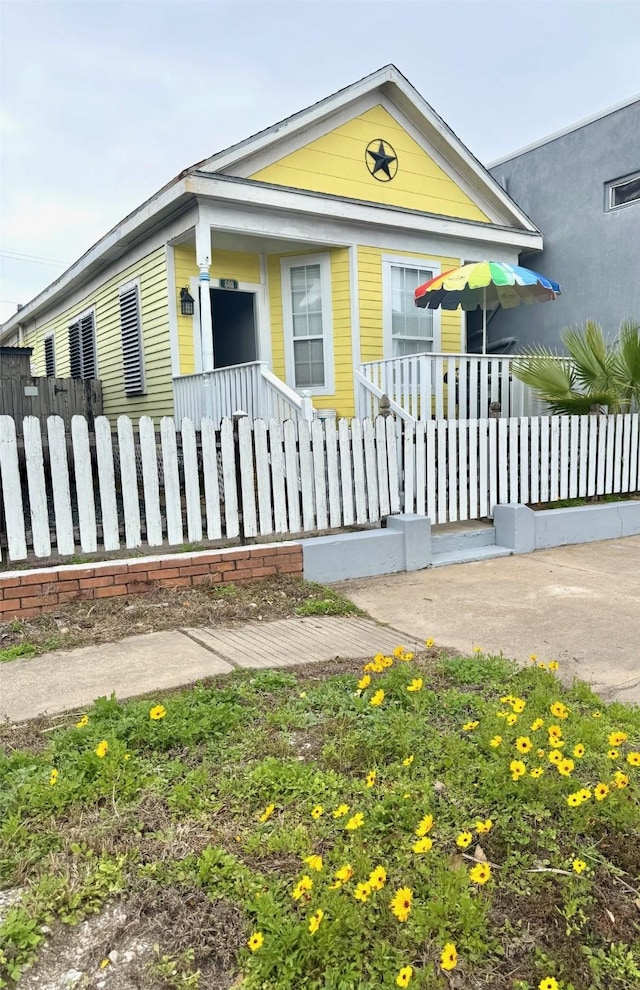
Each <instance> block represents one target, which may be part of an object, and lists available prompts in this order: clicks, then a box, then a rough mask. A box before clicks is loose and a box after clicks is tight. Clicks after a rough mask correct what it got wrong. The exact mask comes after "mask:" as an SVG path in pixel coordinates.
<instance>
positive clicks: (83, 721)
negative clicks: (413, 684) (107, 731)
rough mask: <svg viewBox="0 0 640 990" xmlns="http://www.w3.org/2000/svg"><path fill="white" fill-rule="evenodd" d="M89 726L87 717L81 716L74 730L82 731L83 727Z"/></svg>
mask: <svg viewBox="0 0 640 990" xmlns="http://www.w3.org/2000/svg"><path fill="white" fill-rule="evenodd" d="M88 724H89V716H88V715H83V716H82V718H81V719H79V721H77V722H76V729H84V727H85V725H88Z"/></svg>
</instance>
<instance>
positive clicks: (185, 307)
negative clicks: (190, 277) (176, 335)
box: [180, 285, 194, 316]
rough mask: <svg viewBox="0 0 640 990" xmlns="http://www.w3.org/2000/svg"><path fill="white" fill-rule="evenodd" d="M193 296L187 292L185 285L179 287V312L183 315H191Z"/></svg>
mask: <svg viewBox="0 0 640 990" xmlns="http://www.w3.org/2000/svg"><path fill="white" fill-rule="evenodd" d="M193 303H194V299H193V296H192V295H190V294H189V290H188V289H187V287H186V285H185V286H184V288H182V289H180V312H181V313H182V315H183V316H193Z"/></svg>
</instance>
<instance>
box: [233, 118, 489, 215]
mask: <svg viewBox="0 0 640 990" xmlns="http://www.w3.org/2000/svg"><path fill="white" fill-rule="evenodd" d="M378 139H382V140H383V141H385V142H388V143H389V144H391V146H392V147H393V149H394V151H395V153H396V155H397V158H398V171H397V173H396V175H395V176H394V178H393V179H392V180H391V181H387V182H381V181H380V180H378V179H376V178H374V177H373V176H372V175H371V174H370V173H369V170H368V168H367V165H366V162H365V149H366V147H367V145H368V144H369V142H370V141H373V140H378ZM251 178H252V179H257V180H259V181H261V182H271V183H274V184H276V185H282V186H292V187H294V188H296V189H311V190H313V191H315V192H323V193H329V194H331V195H333V196H346V197H349V198H352V199H362V200H368V201H369V202H375V203H384V204H387V205H389V206H401V207H406V208H408V209H412V210H422V211H425V212H427V213H441V214H443V215H444V216H449V217H461V218H464V219H467V220H481V221H485V222H489V218H488V217H487V216H486V215H485V214H484V213H483V212H482V210H480V209H479V208H478V206H476V204H475V203H474V202H473V200H471V199H470V198H469V196H467V194H466V193H465V192H463V190H462V189H461V188H460V187H459V186H458V185H456V183H455V182H453V180H452V179H450V178H449V176H448V175H447V174H446V173H445V172H444V171H443V170H442V169H441V168H440V166H439V165H437V164H436V163H435V162H434V160H433V159H432V158H431V157H430V156H429V155H428V154H427V153H426V152H425V151H423V149H422V148H421V147H420V145H419V144H418V143H417V142H416V141H414V139H413V138H412V137H411V136H410V135H409V134H408V133H407V132H406V131H405V130H404V128H403V127H401V125H400V124H399V123H398V122H397V120H395V119H394V118H393V117H392V116H391V114H390V113H389V112H388V111H387V110H385V108H384V107H382V106H377V107H373V108H372V109H371V110H367V111H366V112H365V113H362V114H360V115H359V116H357V117H354V118H353V119H352V120H350V121H347V123H345V124H342V125H341V126H340V127H337V128H336V129H335V130H333V131H330V132H329V133H328V134H325V135H324V136H323V137H320V138H317V139H316V140H315V141H312V142H311V143H310V144H308V145H306V146H305V147H304V148H300V149H299V150H298V151H294V152H292V153H291V154H290V155H286V156H285V157H284V158H282V159H281V160H280V161H279V162H275V163H274V164H273V165H269V166H267V167H266V168H263V169H260V171H259V172H256V173H255V175H252V176H251Z"/></svg>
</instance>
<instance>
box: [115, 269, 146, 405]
mask: <svg viewBox="0 0 640 990" xmlns="http://www.w3.org/2000/svg"><path fill="white" fill-rule="evenodd" d="M120 334H121V338H122V374H123V378H124V391H125V395H129V396H133V395H144V393H145V382H144V354H143V350H142V323H141V320H140V288H139V286H138V283H137V282H133V283H129V284H128V285H123V286H121V288H120Z"/></svg>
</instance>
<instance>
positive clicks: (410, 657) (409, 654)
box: [402, 653, 415, 663]
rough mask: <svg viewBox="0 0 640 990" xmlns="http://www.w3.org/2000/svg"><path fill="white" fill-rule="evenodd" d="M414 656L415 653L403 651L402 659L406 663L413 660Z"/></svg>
mask: <svg viewBox="0 0 640 990" xmlns="http://www.w3.org/2000/svg"><path fill="white" fill-rule="evenodd" d="M414 657H415V653H405V655H404V656H403V658H402V659H403V660H406V661H407V663H408V662H409V660H413V658H414Z"/></svg>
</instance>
